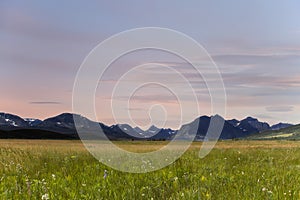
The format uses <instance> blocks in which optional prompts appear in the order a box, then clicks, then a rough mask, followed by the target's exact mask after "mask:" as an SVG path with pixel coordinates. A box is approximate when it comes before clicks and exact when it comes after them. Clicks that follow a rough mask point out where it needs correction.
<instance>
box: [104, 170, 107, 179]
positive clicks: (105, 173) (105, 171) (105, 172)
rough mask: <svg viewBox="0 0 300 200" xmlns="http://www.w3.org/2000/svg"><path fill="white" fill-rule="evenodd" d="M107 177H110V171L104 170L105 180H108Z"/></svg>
mask: <svg viewBox="0 0 300 200" xmlns="http://www.w3.org/2000/svg"><path fill="white" fill-rule="evenodd" d="M107 176H108V171H107V170H104V175H103V178H104V179H105V178H107Z"/></svg>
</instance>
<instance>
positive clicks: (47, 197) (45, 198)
mask: <svg viewBox="0 0 300 200" xmlns="http://www.w3.org/2000/svg"><path fill="white" fill-rule="evenodd" d="M49 199H50V198H49V194H43V195H42V200H49Z"/></svg>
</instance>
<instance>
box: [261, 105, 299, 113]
mask: <svg viewBox="0 0 300 200" xmlns="http://www.w3.org/2000/svg"><path fill="white" fill-rule="evenodd" d="M266 110H267V111H268V112H291V111H293V110H294V107H293V106H269V107H266Z"/></svg>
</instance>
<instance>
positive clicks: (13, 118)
mask: <svg viewBox="0 0 300 200" xmlns="http://www.w3.org/2000/svg"><path fill="white" fill-rule="evenodd" d="M74 117H76V118H77V119H80V125H79V128H80V129H81V130H83V131H84V132H85V134H86V135H87V137H88V136H93V134H91V133H93V132H95V130H97V129H96V128H97V127H99V126H101V128H102V130H103V132H104V134H105V135H106V136H107V137H108V138H109V139H111V140H171V139H172V138H174V137H175V136H176V135H177V134H178V135H180V137H179V138H181V139H187V138H190V137H194V134H195V133H196V137H195V140H198V141H201V140H204V139H205V137H206V135H207V131H208V129H209V125H210V121H211V120H212V119H213V118H214V119H217V120H219V121H220V122H222V124H224V126H223V129H222V132H221V135H220V139H234V138H246V137H249V136H251V135H253V134H257V133H262V132H265V131H271V130H276V131H278V130H281V129H283V128H287V127H290V126H292V124H287V123H279V124H275V125H273V126H270V125H269V124H268V123H266V122H260V121H259V120H258V119H255V118H252V117H247V118H245V119H243V120H240V121H239V120H237V119H231V120H225V119H223V118H222V117H221V116H218V115H215V116H211V117H209V116H201V117H199V118H197V119H195V120H194V121H193V122H191V123H188V124H185V125H183V126H182V127H181V128H180V129H179V130H172V129H170V128H162V129H161V128H157V127H156V126H154V125H153V126H151V127H150V128H149V129H148V130H142V129H140V128H139V127H134V128H133V127H131V126H130V125H128V124H117V125H112V126H107V125H105V124H103V123H99V122H94V121H91V120H89V119H87V118H85V117H83V116H80V115H77V114H71V113H63V114H60V115H58V116H54V117H51V118H48V119H45V120H39V119H28V118H25V119H23V118H21V117H19V116H17V115H13V114H9V113H0V138H21V139H26V138H27V139H79V135H78V133H77V131H76V128H75V124H74ZM195 131H196V132H195ZM89 134H90V135H89ZM97 136H98V135H97ZM100 137H103V138H104V135H102V136H100Z"/></svg>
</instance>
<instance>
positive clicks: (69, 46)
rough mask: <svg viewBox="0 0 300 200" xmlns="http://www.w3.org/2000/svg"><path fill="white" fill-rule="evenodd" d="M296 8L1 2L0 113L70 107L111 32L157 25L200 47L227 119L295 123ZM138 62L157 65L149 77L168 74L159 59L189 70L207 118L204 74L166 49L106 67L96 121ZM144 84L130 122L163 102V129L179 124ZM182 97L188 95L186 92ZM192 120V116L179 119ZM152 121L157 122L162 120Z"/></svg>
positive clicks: (299, 50)
mask: <svg viewBox="0 0 300 200" xmlns="http://www.w3.org/2000/svg"><path fill="white" fill-rule="evenodd" d="M299 8H300V2H299V1H297V0H295V1H289V0H287V1H276V0H266V1H261V0H254V1H253V0H251V1H243V2H242V1H239V0H236V1H234V0H229V1H222V2H220V1H189V3H187V2H184V1H163V2H162V1H149V2H141V1H129V2H127V1H126V2H125V1H30V0H29V1H13V0H2V1H0V69H1V73H0V80H1V85H0V92H1V94H2V95H1V98H0V111H3V112H9V113H14V114H17V115H20V116H22V117H36V118H41V119H44V118H46V117H49V116H53V115H56V114H59V113H61V112H71V111H72V88H73V83H74V79H75V75H76V73H77V70H78V69H79V66H80V65H81V63H82V62H83V60H84V58H85V57H86V56H87V54H88V53H89V52H90V51H91V50H92V49H93V48H94V47H95V46H96V45H97V44H98V43H100V42H101V41H103V40H104V39H106V38H108V37H109V36H111V35H113V34H116V33H118V32H121V31H124V30H127V29H131V28H137V27H145V26H156V27H165V28H171V29H175V30H177V31H180V32H183V33H185V34H187V35H189V36H190V37H192V38H194V39H195V40H196V41H198V42H199V43H200V44H202V45H203V46H204V47H205V48H206V49H207V51H208V52H209V54H210V55H211V56H212V58H213V59H214V61H215V62H216V64H217V65H218V67H219V69H220V72H221V73H222V77H223V80H224V84H225V87H226V93H227V98H228V99H227V100H228V101H227V104H228V105H227V116H225V117H226V118H238V119H241V118H244V117H246V116H254V117H257V118H259V119H260V120H262V121H267V122H270V123H271V124H273V123H277V122H279V121H282V122H291V123H299V122H300V114H299V112H298V111H299V109H300V101H299V100H300V90H299V88H300V20H299V19H300V12H299ZM142 63H154V64H153V66H152V67H153V68H154V70H149V71H148V74H149V76H150V75H151V76H153V77H155V79H154V80H157V79H159V78H165V77H169V76H170V74H168V72H164V69H159V68H160V67H161V65H167V66H169V67H174V68H179V69H181V70H182V73H185V74H188V75H189V76H190V80H191V82H193V87H195V91H197V95H198V97H199V99H200V101H199V104H200V110H201V114H203V115H204V114H207V115H210V114H211V113H210V108H209V106H210V99H209V95H208V93H207V89H206V88H205V84H204V83H203V81H202V80H201V77H194V76H193V73H192V72H190V71H189V69H188V66H187V64H186V63H184V62H183V61H182V60H180V59H179V58H176V57H174V56H172V55H169V54H166V53H161V52H157V51H156V52H154V51H142V52H135V53H132V54H130V55H128V56H127V57H126V58H125V57H124V58H120V59H119V60H118V61H116V62H115V63H114V64H113V65H112V66H111V70H110V72H108V73H107V76H106V78H107V80H106V81H105V83H103V84H106V85H105V87H104V88H105V89H102V90H101V87H99V89H98V90H97V93H96V100H97V101H96V108H97V113H99V121H103V122H104V123H107V124H111V123H114V120H113V119H112V115H111V109H110V107H109V106H108V105H109V102H110V99H109V93H110V92H111V91H110V89H112V88H113V85H114V83H115V81H116V80H117V79H118V77H119V76H120V75H122V73H121V72H123V71H124V69H127V68H126V67H130V66H131V67H132V66H135V65H139V64H142ZM125 71H126V70H125ZM135 78H137V77H135ZM140 78H141V79H142V77H140ZM170 81H171V79H170ZM178 87H179V88H180V87H181V86H180V85H178ZM144 89H145V90H144V91H142V90H141V91H138V92H137V93H136V96H135V97H134V98H133V100H132V105H131V108H130V109H129V110H130V112H131V114H132V116H133V118H134V119H135V120H136V121H137V123H138V124H140V125H141V126H143V125H146V124H147V123H149V116H148V111H147V110H148V108H150V107H151V106H152V105H156V104H162V105H164V106H165V109H166V110H167V111H168V116H167V118H168V120H169V122H168V123H167V126H171V127H177V126H178V124H177V123H176V122H177V121H178V120H177V119H178V116H179V112H178V104H177V103H176V101H174V97H172V95H171V94H169V93H168V92H166V91H165V90H161V89H157V87H155V86H150V87H148V88H144ZM182 91H183V92H184V88H182ZM118 98H119V99H118V100H119V101H123V99H122V97H121V96H120V97H118ZM186 101H187V102H188V101H190V99H188V95H187V98H186ZM119 109H121V108H119ZM192 109H193V108H191V110H192ZM124 110H125V111H126V112H127V111H128V108H124ZM161 112H162V110H161V109H160V108H158V109H154V110H153V113H151V114H152V115H153V117H154V118H155V116H161V115H162V113H161ZM194 117H195V116H193V115H192V114H191V115H190V116H187V117H186V118H185V119H184V122H188V121H191V120H193V119H194ZM157 119H158V118H157ZM159 119H160V118H159ZM123 120H124V122H126V121H127V119H126V118H124V119H123ZM153 122H154V123H155V124H158V125H160V121H159V120H156V121H155V120H154V121H153Z"/></svg>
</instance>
